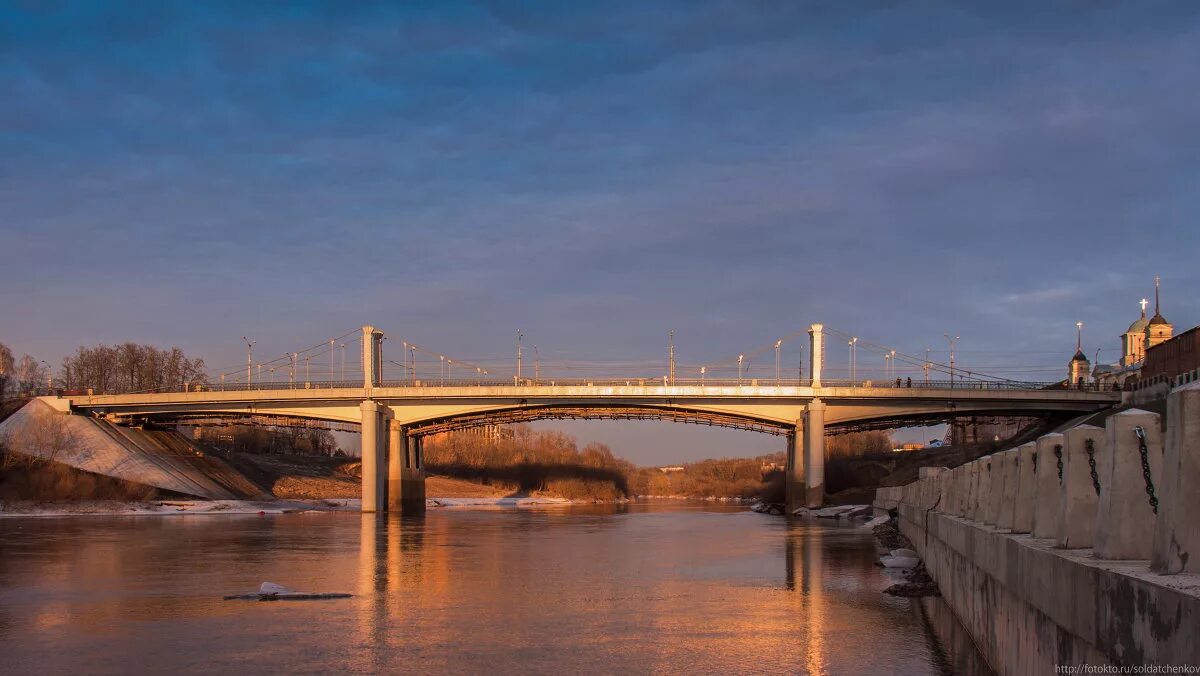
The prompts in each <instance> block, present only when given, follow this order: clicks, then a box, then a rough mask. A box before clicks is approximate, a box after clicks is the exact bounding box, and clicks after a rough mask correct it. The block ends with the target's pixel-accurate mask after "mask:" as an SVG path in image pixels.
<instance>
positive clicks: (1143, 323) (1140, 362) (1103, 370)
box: [1070, 276, 1178, 390]
mask: <svg viewBox="0 0 1200 676" xmlns="http://www.w3.org/2000/svg"><path fill="white" fill-rule="evenodd" d="M1160 286H1161V283H1160V280H1159V278H1158V277H1157V276H1156V277H1155V278H1154V316H1153V317H1151V318H1149V319H1147V318H1146V306H1147V305H1148V304H1149V301H1147V300H1146V299H1145V298H1143V299H1142V300H1141V303H1140V305H1141V307H1142V316H1141V317H1139V318H1138V319H1137V320H1135V321H1134V322H1133V323H1132V324H1130V325H1129V328H1128V329H1126V331H1125V333H1123V334H1121V358H1120V360H1119V361H1117V363H1115V364H1097V365H1096V367H1095V368H1094V369H1093V370H1092V378H1093V379H1094V380H1095V381H1096V385H1097V387H1100V388H1102V389H1114V390H1128V389H1132V388H1133V387H1135V386H1136V384H1137V383H1140V382H1142V381H1143V380H1144V377H1143V375H1144V374H1143V368H1144V365H1145V364H1146V363H1147V362H1148V361H1149V357H1148V355H1149V353H1150V351H1151V349H1152V348H1155V347H1158V346H1160V345H1163V344H1166V343H1169V342H1171V336H1172V334H1173V333H1174V331H1175V327H1174V325H1173V324H1171V322H1169V321H1167V319H1166V317H1163V315H1162V305H1161V303H1160V298H1159V287H1160ZM1078 347H1079V346H1078V345H1077V346H1076V355H1075V358H1073V359H1072V364H1074V363H1075V359H1076V358H1078V357H1079V355H1080V351H1079V349H1078ZM1084 359H1085V360H1086V356H1085V357H1084ZM1071 373H1072V375H1074V374H1075V373H1074V371H1073V370H1072V371H1071ZM1156 375H1157V374H1156ZM1176 375H1178V374H1176ZM1070 382H1072V383H1075V382H1077V381H1076V380H1074V379H1072V380H1071V381H1070ZM1143 386H1144V383H1143Z"/></svg>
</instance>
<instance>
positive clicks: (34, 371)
mask: <svg viewBox="0 0 1200 676" xmlns="http://www.w3.org/2000/svg"><path fill="white" fill-rule="evenodd" d="M49 377H50V369H49V368H47V367H46V366H45V365H44V364H43V362H40V361H38V360H37V359H34V358H33V357H32V356H30V355H27V354H26V355H23V356H22V357H21V358H20V359H13V352H12V350H11V349H10V348H9V347H8V346H7V345H5V344H4V343H0V399H5V398H7V397H12V396H17V397H19V396H24V395H28V394H31V393H33V392H36V391H37V390H38V389H39V388H42V387H45V386H46V383H47V380H48V379H49Z"/></svg>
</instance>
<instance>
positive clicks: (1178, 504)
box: [1150, 383, 1200, 574]
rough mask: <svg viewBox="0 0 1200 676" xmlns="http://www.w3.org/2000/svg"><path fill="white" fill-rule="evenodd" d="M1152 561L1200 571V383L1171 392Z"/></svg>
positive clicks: (1154, 565)
mask: <svg viewBox="0 0 1200 676" xmlns="http://www.w3.org/2000/svg"><path fill="white" fill-rule="evenodd" d="M1161 477H1162V481H1161V482H1160V484H1159V485H1158V486H1157V493H1158V499H1159V504H1158V522H1157V523H1156V524H1155V525H1156V526H1157V527H1156V529H1155V531H1154V549H1153V554H1152V556H1151V558H1150V567H1151V569H1153V570H1154V571H1155V572H1159V573H1166V574H1174V573H1200V490H1197V488H1196V487H1197V486H1200V383H1192V384H1190V385H1185V386H1183V387H1180V388H1177V389H1176V390H1174V391H1173V392H1171V394H1170V395H1168V396H1167V438H1166V445H1165V447H1164V449H1163V470H1162V473H1161Z"/></svg>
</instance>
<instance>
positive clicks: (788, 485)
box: [783, 422, 804, 516]
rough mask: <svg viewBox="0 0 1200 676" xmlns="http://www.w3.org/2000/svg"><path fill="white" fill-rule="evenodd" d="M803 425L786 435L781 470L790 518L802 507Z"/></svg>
mask: <svg viewBox="0 0 1200 676" xmlns="http://www.w3.org/2000/svg"><path fill="white" fill-rule="evenodd" d="M803 448H804V424H803V423H799V422H798V423H796V429H795V430H794V431H793V432H791V433H790V434H788V435H787V462H786V463H785V465H786V466H785V468H784V470H783V490H784V502H785V504H786V505H787V513H788V515H789V516H790V515H791V513H792V512H793V511H795V510H796V509H799V508H800V507H803V506H804V454H803Z"/></svg>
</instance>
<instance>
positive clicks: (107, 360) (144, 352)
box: [59, 343, 208, 394]
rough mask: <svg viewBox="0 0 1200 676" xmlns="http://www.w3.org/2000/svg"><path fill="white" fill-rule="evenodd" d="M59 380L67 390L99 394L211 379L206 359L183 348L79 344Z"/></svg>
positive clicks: (180, 386)
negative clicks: (89, 390)
mask: <svg viewBox="0 0 1200 676" xmlns="http://www.w3.org/2000/svg"><path fill="white" fill-rule="evenodd" d="M59 379H60V380H61V382H62V385H63V387H66V388H68V389H92V390H94V391H95V392H96V393H97V394H99V393H108V394H111V393H119V392H142V391H147V390H162V389H169V390H177V389H183V388H184V387H185V386H188V385H198V384H204V383H207V382H208V376H207V374H205V372H204V360H203V359H200V358H195V359H192V358H189V357H188V356H187V355H185V354H184V353H183V350H181V349H179V348H177V347H172V348H170V349H159V348H156V347H154V346H152V345H139V344H137V343H122V344H120V345H112V346H109V345H95V346H93V347H82V346H81V347H80V348H79V349H77V350H76V351H75V354H72V355H69V356H67V357H64V358H63V360H62V368H61V370H60V372H59Z"/></svg>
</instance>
